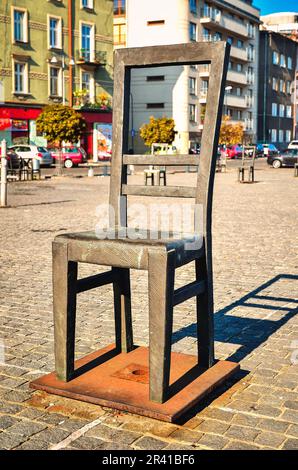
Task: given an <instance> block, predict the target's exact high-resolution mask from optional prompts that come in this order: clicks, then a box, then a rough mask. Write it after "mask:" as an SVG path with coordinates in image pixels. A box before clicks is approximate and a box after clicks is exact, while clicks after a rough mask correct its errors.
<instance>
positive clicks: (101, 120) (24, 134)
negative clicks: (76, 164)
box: [0, 106, 112, 161]
mask: <svg viewBox="0 0 298 470" xmlns="http://www.w3.org/2000/svg"><path fill="white" fill-rule="evenodd" d="M41 111H42V108H41V107H39V108H29V107H28V108H25V107H8V106H1V107H0V141H1V140H3V139H5V140H6V141H7V144H8V146H10V145H16V144H32V145H34V144H35V145H39V146H46V145H47V142H46V140H45V139H44V138H43V136H42V135H39V134H38V133H37V131H36V119H37V117H38V116H39V115H40V113H41ZM81 114H82V115H83V117H84V118H85V121H86V123H87V129H86V131H85V133H84V135H83V137H82V139H81V145H82V147H83V148H84V149H85V150H86V152H87V154H88V157H89V158H93V160H94V161H97V160H98V157H100V156H101V154H103V153H105V154H108V153H110V151H111V139H112V125H111V123H112V113H111V112H96V111H82V112H81Z"/></svg>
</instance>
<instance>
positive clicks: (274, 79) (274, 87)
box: [272, 77, 278, 91]
mask: <svg viewBox="0 0 298 470" xmlns="http://www.w3.org/2000/svg"><path fill="white" fill-rule="evenodd" d="M272 89H273V90H275V91H278V80H277V78H275V77H272Z"/></svg>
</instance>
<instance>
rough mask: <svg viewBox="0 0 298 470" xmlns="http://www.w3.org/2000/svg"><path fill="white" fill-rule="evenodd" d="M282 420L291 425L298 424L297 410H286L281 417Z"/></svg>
mask: <svg viewBox="0 0 298 470" xmlns="http://www.w3.org/2000/svg"><path fill="white" fill-rule="evenodd" d="M280 418H281V419H283V420H285V421H288V422H289V423H295V424H298V411H295V410H286V411H284V412H283V414H282V415H281V416H280Z"/></svg>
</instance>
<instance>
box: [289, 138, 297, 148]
mask: <svg viewBox="0 0 298 470" xmlns="http://www.w3.org/2000/svg"><path fill="white" fill-rule="evenodd" d="M288 149H298V140H292V141H291V142H290V143H289V145H288Z"/></svg>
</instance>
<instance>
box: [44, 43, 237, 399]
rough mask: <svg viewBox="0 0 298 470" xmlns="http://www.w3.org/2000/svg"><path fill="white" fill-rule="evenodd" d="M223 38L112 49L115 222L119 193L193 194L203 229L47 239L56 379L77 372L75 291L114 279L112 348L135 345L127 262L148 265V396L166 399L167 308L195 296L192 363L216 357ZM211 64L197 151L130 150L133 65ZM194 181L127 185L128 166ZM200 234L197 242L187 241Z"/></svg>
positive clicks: (119, 222) (204, 364)
mask: <svg viewBox="0 0 298 470" xmlns="http://www.w3.org/2000/svg"><path fill="white" fill-rule="evenodd" d="M228 58H229V45H228V44H226V43H223V42H219V43H214V44H213V43H208V44H207V43H205V42H204V43H191V44H178V45H170V46H155V47H144V48H133V49H122V50H117V51H115V69H114V80H115V87H114V100H113V101H114V106H113V108H114V109H113V149H112V156H113V157H112V171H111V183H110V204H111V205H112V206H113V208H114V210H115V214H116V227H117V229H118V230H119V231H120V230H121V227H126V225H127V220H126V212H125V213H124V214H123V212H121V211H120V197H122V200H123V198H124V199H125V200H126V199H127V196H129V195H137V196H139V195H142V196H159V197H164V196H169V197H179V198H183V197H185V198H195V201H196V203H197V204H200V205H201V206H202V207H203V216H202V217H203V221H202V222H203V223H202V227H203V230H202V233H194V234H193V236H191V237H190V238H185V239H183V238H181V237H179V236H177V234H176V236H173V237H170V238H168V239H166V240H165V239H161V238H160V237H159V236H158V237H157V239H148V240H131V239H129V238H125V239H123V238H120V239H119V238H117V230H116V237H115V239H98V238H97V236H96V233H95V232H82V233H71V234H65V235H59V236H58V237H56V238H55V240H54V242H53V286H54V323H55V359H56V373H57V376H58V378H59V379H60V380H62V381H65V382H67V381H71V379H72V378H73V377H75V367H74V348H75V346H74V344H75V317H76V296H77V294H79V293H80V292H83V291H86V290H89V289H92V288H95V287H100V286H103V285H106V284H110V283H112V284H113V288H114V310H115V337H116V348H117V350H118V351H119V353H120V352H127V353H129V351H131V350H132V349H133V346H134V345H133V332H132V320H131V291H130V269H142V270H147V271H148V278H149V376H150V383H149V389H150V400H151V401H154V402H157V403H163V402H164V401H165V400H167V397H168V390H169V374H170V362H171V336H172V321H173V308H174V307H175V306H176V305H178V304H180V303H181V302H184V301H185V300H187V299H189V298H192V297H196V299H197V320H198V330H197V331H198V365H199V366H200V367H201V370H202V371H203V370H206V369H208V368H210V367H211V366H212V365H213V364H214V333H213V281H212V251H211V250H212V246H211V219H212V195H213V182H214V174H215V166H216V157H217V145H218V135H219V128H220V122H221V111H222V102H223V94H224V85H225V78H226V72H227V65H228ZM203 63H204V64H206V63H209V64H210V80H209V90H208V101H207V109H206V116H205V121H204V130H203V136H202V146H201V155H200V157H199V159H198V156H195V155H172V156H169V155H165V156H162V155H160V156H156V155H142V156H136V155H129V154H128V130H129V129H128V125H129V124H128V123H129V106H130V75H131V69H132V68H141V67H154V66H157V67H158V66H170V65H192V64H203ZM198 160H199V170H198V178H197V186H196V188H191V187H176V186H164V187H161V186H159V187H157V186H141V185H139V186H136V185H129V184H127V168H128V166H129V165H144V164H145V165H151V164H152V165H162V166H165V165H171V166H172V165H198ZM193 240H201V243H200V244H199V245H198V246H197V247H196V249H192V250H189V249H187V246H186V244H187V243H189V242H191V241H193ZM191 261H194V262H195V267H196V278H195V280H193V281H192V282H190V283H189V284H188V285H186V286H184V287H181V288H179V289H177V290H175V289H174V278H175V269H176V268H177V267H179V266H182V265H184V264H186V263H189V262H191ZM78 263H92V264H98V265H104V266H110V267H111V270H109V271H106V272H104V273H100V274H98V275H95V276H91V277H88V278H85V279H79V280H78V279H77V272H78V271H77V267H78Z"/></svg>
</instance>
